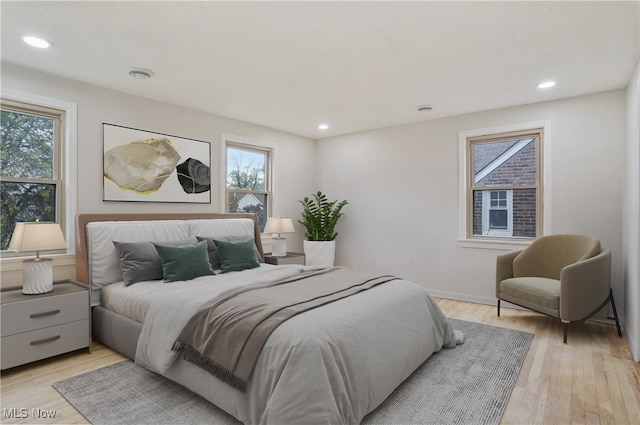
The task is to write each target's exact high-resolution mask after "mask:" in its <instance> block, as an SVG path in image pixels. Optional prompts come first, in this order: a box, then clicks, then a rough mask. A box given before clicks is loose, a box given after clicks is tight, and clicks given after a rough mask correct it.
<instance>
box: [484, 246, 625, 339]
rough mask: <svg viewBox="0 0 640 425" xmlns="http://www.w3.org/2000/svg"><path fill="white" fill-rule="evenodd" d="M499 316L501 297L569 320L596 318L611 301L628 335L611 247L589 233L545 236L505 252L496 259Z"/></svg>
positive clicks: (569, 321) (616, 319)
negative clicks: (618, 301) (614, 279)
mask: <svg viewBox="0 0 640 425" xmlns="http://www.w3.org/2000/svg"><path fill="white" fill-rule="evenodd" d="M496 297H497V298H498V316H500V301H501V300H504V301H508V302H510V303H512V304H516V305H519V306H521V307H526V308H528V309H530V310H534V311H536V312H538V313H543V314H546V315H548V316H552V317H557V318H558V319H560V321H561V322H562V323H563V325H564V342H565V343H566V342H567V330H568V326H569V323H571V322H580V321H584V320H587V319H589V318H591V317H592V316H593V315H595V314H596V313H598V312H599V311H600V310H602V309H603V308H604V307H605V306H606V305H607V303H609V302H611V307H612V309H613V314H614V318H615V321H616V327H617V330H618V335H619V336H622V333H621V331H620V323H619V322H618V313H617V312H616V306H615V302H614V300H613V292H612V290H611V251H609V249H607V248H606V247H604V246H601V245H600V241H598V240H597V239H595V238H593V237H591V236H587V235H569V234H565V235H549V236H542V237H540V238H538V239H536V240H535V241H533V243H531V245H529V246H528V247H527V248H525V249H523V250H520V251H513V252H509V253H507V254H503V255H499V256H498V258H497V264H496Z"/></svg>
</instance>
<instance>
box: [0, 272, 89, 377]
mask: <svg viewBox="0 0 640 425" xmlns="http://www.w3.org/2000/svg"><path fill="white" fill-rule="evenodd" d="M89 316H90V315H89V288H88V286H86V285H83V284H80V283H75V282H70V281H65V282H61V283H56V284H54V285H53V291H51V292H47V293H45V294H37V295H25V294H23V293H22V289H16V290H10V291H2V292H1V293H0V319H1V320H2V326H1V337H2V356H1V358H0V366H1V367H0V368H1V369H2V370H4V369H8V368H10V367H14V366H20V365H23V364H25V363H30V362H34V361H36V360H41V359H45V358H47V357H52V356H57V355H58V354H62V353H67V352H69V351H74V350H78V349H81V348H88V350H89V352H90V351H91V322H90V318H89Z"/></svg>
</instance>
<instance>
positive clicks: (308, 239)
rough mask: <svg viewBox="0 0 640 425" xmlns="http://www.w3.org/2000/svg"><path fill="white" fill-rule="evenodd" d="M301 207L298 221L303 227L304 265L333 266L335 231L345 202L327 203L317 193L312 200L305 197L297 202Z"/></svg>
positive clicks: (322, 194) (322, 195) (325, 199)
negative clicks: (300, 217) (300, 216)
mask: <svg viewBox="0 0 640 425" xmlns="http://www.w3.org/2000/svg"><path fill="white" fill-rule="evenodd" d="M299 202H300V203H301V204H302V206H303V210H302V219H301V220H298V222H299V223H300V224H302V225H303V226H304V228H305V229H306V231H305V234H304V236H305V241H304V254H305V264H306V265H314V266H333V264H334V260H335V252H336V245H335V239H336V237H337V236H338V233H337V232H336V231H335V227H336V224H338V220H339V219H340V217H342V212H341V211H342V208H343V207H344V206H345V205H347V203H348V202H347V201H340V202H338V201H337V200H336V201H331V202H330V201H329V200H328V199H327V196H326V195H325V194H324V193H322V192H320V191H318V192H317V193H314V194H313V197H312V198H309V197H305V198H304V199H303V200H302V201H299Z"/></svg>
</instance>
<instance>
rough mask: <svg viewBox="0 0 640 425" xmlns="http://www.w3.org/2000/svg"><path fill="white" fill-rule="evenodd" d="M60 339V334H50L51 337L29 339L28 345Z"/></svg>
mask: <svg viewBox="0 0 640 425" xmlns="http://www.w3.org/2000/svg"><path fill="white" fill-rule="evenodd" d="M59 339H60V335H56V336H52V337H51V338H45V339H41V340H38V341H31V342H30V343H29V345H40V344H46V343H47V342H53V341H56V340H59Z"/></svg>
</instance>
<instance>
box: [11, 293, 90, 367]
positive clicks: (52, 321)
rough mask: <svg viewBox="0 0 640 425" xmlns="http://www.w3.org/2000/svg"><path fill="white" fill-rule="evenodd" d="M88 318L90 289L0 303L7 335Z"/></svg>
mask: <svg viewBox="0 0 640 425" xmlns="http://www.w3.org/2000/svg"><path fill="white" fill-rule="evenodd" d="M88 318H89V292H88V291H79V292H75V293H68V294H64V295H55V296H49V297H42V298H33V299H27V300H25V301H17V302H11V303H5V304H2V305H1V306H0V320H1V321H2V324H1V326H2V336H3V337H7V336H9V335H15V334H18V333H22V332H28V331H32V330H35V329H40V328H45V327H50V326H55V325H60V324H63V323H67V322H74V321H77V320H83V319H88ZM3 341H4V338H3ZM3 355H4V350H3Z"/></svg>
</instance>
